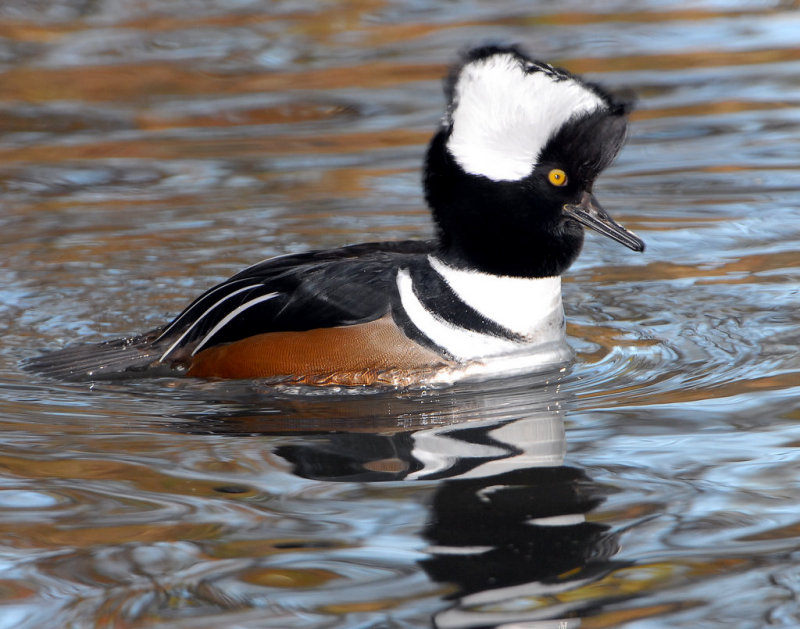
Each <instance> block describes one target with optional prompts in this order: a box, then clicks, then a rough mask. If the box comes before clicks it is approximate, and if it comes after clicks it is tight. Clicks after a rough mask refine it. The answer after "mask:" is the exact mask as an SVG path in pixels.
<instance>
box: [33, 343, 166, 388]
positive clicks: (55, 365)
mask: <svg viewBox="0 0 800 629" xmlns="http://www.w3.org/2000/svg"><path fill="white" fill-rule="evenodd" d="M154 338H155V335H154V334H152V333H151V334H146V335H142V336H137V337H133V338H128V339H115V340H113V341H106V342H104V343H94V344H90V345H74V346H72V347H66V348H64V349H61V350H57V351H54V352H49V353H47V354H42V355H41V356H36V357H35V358H31V359H29V360H27V361H25V362H24V363H23V365H22V367H23V369H25V370H26V371H30V372H33V373H37V374H39V375H43V376H47V377H49V378H55V379H58V380H71V381H81V380H105V379H112V378H123V377H126V376H127V377H130V376H133V375H136V374H139V375H141V374H142V372H144V371H146V370H149V369H151V368H155V367H156V366H159V365H160V363H159V362H158V359H159V358H160V356H161V354H162V351H163V348H162V347H161V346H160V345H159V346H158V347H156V346H154V345H153V339H154ZM153 375H156V374H155V373H154V374H153Z"/></svg>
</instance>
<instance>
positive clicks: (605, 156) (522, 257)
mask: <svg viewBox="0 0 800 629" xmlns="http://www.w3.org/2000/svg"><path fill="white" fill-rule="evenodd" d="M446 94H447V97H448V100H449V105H448V109H447V113H446V115H445V118H444V120H443V123H442V127H441V129H440V130H439V132H438V133H437V134H436V135H435V136H434V138H433V140H432V141H431V144H430V147H429V149H428V157H427V161H426V167H425V181H424V183H425V194H426V198H427V201H428V204H429V205H430V207H431V210H432V211H433V216H434V220H435V221H436V224H437V226H438V232H439V239H440V246H441V253H440V255H441V256H442V257H443V258H444V259H445V260H446V261H447V262H449V263H450V264H453V265H455V266H459V267H467V268H475V269H478V270H481V271H484V272H487V273H493V274H498V275H516V276H527V277H546V276H552V275H560V274H561V273H562V272H563V271H565V270H566V269H567V267H569V265H570V264H572V262H573V261H574V260H575V258H576V257H577V255H578V253H580V250H581V246H582V245H583V226H584V225H586V226H588V227H591V228H593V229H595V230H597V231H599V232H601V233H603V234H605V235H607V236H609V237H611V238H613V239H614V240H616V241H618V242H620V243H622V244H624V245H625V246H627V247H629V248H631V249H633V250H634V251H643V250H644V243H643V242H642V241H641V240H640V239H639V238H638V237H637V236H635V235H634V234H632V233H631V232H629V231H628V230H626V229H624V228H623V227H621V226H620V225H618V224H617V223H615V222H614V221H612V220H611V218H610V217H609V216H608V215H607V214H606V213H605V212H604V211H603V209H602V208H601V207H600V205H599V204H598V203H597V201H596V200H595V198H594V196H593V195H592V185H593V184H594V181H595V179H596V178H597V176H598V175H599V174H600V172H601V171H602V170H603V169H604V168H606V167H607V166H608V165H609V164H610V163H611V162H612V160H613V159H614V157H615V156H616V154H617V153H618V152H619V149H620V147H621V146H622V143H623V141H624V139H625V134H626V129H627V120H626V114H627V112H628V109H629V107H628V106H627V105H626V104H624V103H622V102H619V101H617V100H615V99H614V98H613V97H612V96H611V95H609V94H608V93H607V92H606V91H605V90H603V89H602V88H600V87H599V86H597V85H594V84H592V83H587V82H585V81H582V80H581V79H580V78H578V77H575V76H573V75H571V74H569V73H568V72H566V71H564V70H560V69H556V68H553V67H551V66H549V65H547V64H544V63H541V62H539V61H534V60H532V59H530V58H529V57H528V56H526V55H525V54H524V53H523V52H521V51H520V50H519V49H518V48H516V47H485V48H479V49H476V50H473V51H471V52H469V53H468V54H467V55H466V56H465V58H464V60H463V62H462V63H461V64H460V65H459V66H458V67H456V68H455V69H454V70H453V72H452V73H451V75H450V78H449V80H448V81H447V84H446Z"/></svg>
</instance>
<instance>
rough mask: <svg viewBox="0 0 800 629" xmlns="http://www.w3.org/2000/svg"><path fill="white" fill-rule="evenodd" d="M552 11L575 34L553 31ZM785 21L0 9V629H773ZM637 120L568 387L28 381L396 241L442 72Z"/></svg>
mask: <svg viewBox="0 0 800 629" xmlns="http://www.w3.org/2000/svg"><path fill="white" fill-rule="evenodd" d="M587 7H588V8H587ZM798 33H800V12H798V8H797V5H796V3H793V2H758V1H755V0H752V1H741V2H734V1H732V0H731V1H724V0H723V1H712V0H706V1H699V2H691V3H690V2H685V3H684V2H679V1H674V2H670V1H663V2H656V1H655V0H652V1H649V2H648V1H644V2H636V3H633V2H625V1H622V0H619V1H614V0H606V1H604V2H599V3H585V2H577V1H575V0H564V1H563V2H560V3H551V2H530V1H526V2H522V1H517V2H515V1H511V0H509V1H500V2H438V3H437V2H427V1H424V0H419V1H415V2H378V1H373V2H370V1H361V2H358V1H352V2H306V1H304V0H296V1H290V0H287V1H285V2H278V1H276V2H257V1H255V0H236V1H232V0H175V1H173V2H168V3H167V2H157V1H155V0H136V1H134V0H96V1H92V2H89V1H84V0H55V1H50V2H44V1H41V2H40V1H34V2H31V1H29V0H4V1H3V2H2V3H0V75H1V76H0V133H1V134H2V135H1V136H0V188H1V189H2V196H1V197H0V243H2V244H1V245H0V246H1V247H2V256H0V279H1V280H2V281H0V321H1V322H2V327H3V330H4V336H3V342H2V345H0V422H2V430H3V438H2V445H0V629H2V628H6V627H31V628H39V627H175V628H177V627H192V628H205V627H207V628H218V627H248V628H249V627H280V628H289V627H353V628H356V627H359V628H361V627H427V626H437V627H448V628H451V627H492V626H503V625H506V626H508V627H542V628H551V627H558V628H568V627H569V628H572V627H585V628H595V627H636V628H645V627H647V628H656V627H701V626H702V627H762V626H785V627H796V626H798V625H800V507H798V504H800V465H799V463H800V402H799V401H798V400H799V399H800V395H799V394H800V357H798V344H799V343H800V314H798V313H799V311H800V308H799V306H800V294H799V292H798V285H799V283H800V253H798V251H799V250H800V78H799V77H800V47H798V46H800V43H799V42H800V36H798ZM486 40H503V41H514V42H520V43H522V44H524V45H525V46H526V47H527V48H528V49H530V50H532V51H535V53H536V55H537V56H539V57H542V58H545V59H548V60H551V61H554V62H556V63H558V64H561V65H564V66H566V67H568V68H570V69H571V70H574V71H576V72H579V73H585V74H587V75H589V76H590V77H592V78H594V79H596V80H600V81H602V82H604V83H606V84H608V85H609V86H611V87H613V88H614V89H626V90H633V91H634V92H636V93H637V94H638V97H639V104H638V110H637V113H636V114H635V115H634V117H633V121H632V130H631V137H630V140H629V142H628V145H627V146H626V148H625V149H624V150H623V152H622V154H621V155H620V158H619V159H618V161H617V162H616V164H615V165H614V166H613V167H612V168H611V169H609V171H607V172H606V174H605V175H604V176H603V177H602V178H601V180H600V182H599V184H598V186H597V189H596V192H597V195H598V197H600V198H601V200H602V201H603V203H604V205H605V206H606V207H607V208H608V209H609V210H610V211H612V213H613V214H614V215H615V217H617V218H618V219H619V220H620V221H621V222H623V223H625V224H627V225H629V226H630V227H632V228H633V229H635V230H636V231H637V232H639V233H640V234H641V235H642V236H643V237H644V238H645V240H646V241H647V244H648V249H647V252H646V253H645V254H643V255H637V254H633V253H631V252H629V251H627V250H625V249H623V248H622V247H619V246H617V245H615V244H614V243H611V242H610V241H607V240H605V239H602V238H600V237H597V236H595V235H589V236H588V237H587V243H586V246H585V249H584V253H583V255H582V257H581V259H580V260H579V262H578V263H577V264H576V265H575V266H574V267H573V269H571V270H570V272H569V273H568V276H567V277H566V278H565V295H564V299H565V307H566V310H567V317H568V320H569V322H570V323H569V333H570V342H571V344H572V345H573V347H574V348H575V350H576V352H577V360H576V363H575V364H574V366H572V368H571V369H569V370H568V371H567V372H565V373H561V374H554V375H553V376H552V377H550V378H549V379H544V378H538V379H533V378H522V379H516V380H511V381H503V382H493V383H489V384H484V385H480V386H477V385H472V386H467V385H461V386H457V387H452V388H446V389H439V390H430V391H416V392H415V391H407V392H379V393H371V394H362V395H352V394H348V395H345V394H341V395H339V394H331V393H326V394H324V395H319V394H311V393H309V392H302V391H291V390H290V391H274V390H269V389H266V388H265V387H263V386H259V385H258V383H227V384H220V383H204V382H196V381H191V380H188V379H187V380H164V379H155V380H144V381H132V382H124V383H116V384H113V383H112V384H109V383H106V384H102V383H96V384H94V385H91V384H60V383H54V382H52V381H47V380H44V379H40V378H37V377H35V376H31V375H29V374H26V373H23V372H22V371H21V370H20V368H19V361H20V360H21V359H24V358H26V357H30V356H33V355H35V354H37V353H38V352H39V351H40V350H43V349H52V348H57V347H61V346H64V345H67V344H70V343H74V342H79V341H94V340H99V339H104V338H111V337H114V336H122V335H127V334H130V333H132V332H136V331H142V330H145V329H149V328H151V327H154V326H156V325H158V324H161V323H162V322H164V321H165V320H166V319H167V318H168V317H169V316H170V315H172V314H175V313H176V312H177V311H178V310H180V309H181V308H182V306H183V305H185V304H186V303H187V301H188V300H189V299H191V298H192V297H194V296H195V295H196V294H198V293H199V292H200V291H202V290H203V289H205V288H207V287H209V286H210V285H212V284H213V283H214V282H216V281H219V280H221V279H223V278H225V277H227V276H228V275H230V274H232V273H233V272H234V271H236V270H238V269H239V268H241V267H243V266H246V265H248V264H250V263H252V262H254V261H257V260H259V259H262V258H264V257H267V256H270V255H275V254H281V253H286V252H296V251H301V250H305V249H307V248H312V247H328V246H336V245H340V244H343V243H352V242H358V241H362V240H374V239H399V238H408V237H412V238H413V237H425V236H428V235H429V234H430V233H431V225H430V221H429V217H428V214H427V212H426V210H425V209H424V204H423V201H422V197H421V192H420V186H419V169H420V164H421V160H422V156H423V153H424V148H425V143H426V142H427V139H428V137H429V135H430V134H431V132H432V130H433V129H434V127H435V125H436V124H437V122H438V119H439V116H440V115H441V111H442V107H443V97H442V94H441V86H440V77H441V75H442V74H443V72H444V71H445V69H446V67H447V65H448V64H449V63H450V62H451V61H453V59H454V57H455V54H456V51H458V50H459V49H461V48H463V47H465V46H467V45H469V44H475V43H482V42H484V41H486Z"/></svg>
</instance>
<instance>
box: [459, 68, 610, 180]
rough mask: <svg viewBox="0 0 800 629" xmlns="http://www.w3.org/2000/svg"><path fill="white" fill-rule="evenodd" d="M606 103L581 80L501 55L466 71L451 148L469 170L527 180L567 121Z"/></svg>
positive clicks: (486, 175)
mask: <svg viewBox="0 0 800 629" xmlns="http://www.w3.org/2000/svg"><path fill="white" fill-rule="evenodd" d="M604 106H605V103H604V101H603V99H602V98H600V97H599V96H598V95H597V94H595V93H594V92H592V91H591V90H590V89H588V88H587V87H585V86H584V85H582V84H581V83H579V82H578V81H576V80H574V79H572V78H569V77H567V78H562V77H559V76H556V75H554V74H553V73H550V72H544V71H534V72H530V73H528V72H526V71H525V69H524V68H523V66H522V64H521V62H520V60H519V58H518V57H517V56H515V55H514V54H512V53H498V54H495V55H492V56H490V57H486V58H484V59H480V60H478V61H474V62H472V63H469V64H467V65H466V66H464V68H463V69H462V70H461V73H460V74H459V76H458V79H457V80H456V84H455V91H454V101H453V107H454V108H453V110H452V111H451V112H450V119H451V122H452V125H453V132H452V134H451V136H450V138H449V139H448V142H447V148H448V149H449V151H450V153H451V155H452V156H453V157H454V158H455V160H456V161H457V162H458V164H459V165H460V166H461V167H462V168H463V169H464V170H465V171H466V172H468V173H471V174H473V175H483V176H485V177H488V178H489V179H492V180H495V181H514V180H518V179H522V178H523V177H526V176H528V175H529V174H530V173H531V172H532V171H533V169H534V167H535V166H536V162H537V159H538V157H539V154H540V152H541V151H542V149H543V148H544V147H545V145H546V144H547V142H548V140H550V138H551V137H553V136H554V135H555V134H556V133H557V132H558V130H559V129H560V128H561V127H562V126H563V125H564V123H565V122H567V121H568V120H569V119H570V118H572V117H573V116H576V115H579V114H583V113H590V112H592V111H595V110H597V109H599V108H601V107H604Z"/></svg>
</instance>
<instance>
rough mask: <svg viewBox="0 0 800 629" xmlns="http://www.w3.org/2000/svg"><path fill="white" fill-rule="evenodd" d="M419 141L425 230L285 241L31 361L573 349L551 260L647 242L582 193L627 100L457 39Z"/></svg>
mask: <svg viewBox="0 0 800 629" xmlns="http://www.w3.org/2000/svg"><path fill="white" fill-rule="evenodd" d="M445 91H446V95H447V98H448V102H449V104H448V107H447V111H446V114H445V116H444V119H443V121H442V124H441V126H440V128H439V130H438V131H437V133H436V135H435V136H434V137H433V140H432V141H431V143H430V146H429V148H428V153H427V159H426V163H425V171H424V187H425V196H426V200H427V202H428V205H429V206H430V208H431V210H432V213H433V218H434V221H435V225H436V238H435V239H433V240H430V241H400V242H376V243H364V244H358V245H352V246H347V247H342V248H339V249H330V250H323V251H312V252H308V253H302V254H295V255H286V256H279V257H277V258H272V259H269V260H266V261H264V262H260V263H258V264H256V265H254V266H251V267H249V268H247V269H245V270H243V271H241V272H240V273H238V274H236V275H234V276H233V277H232V278H230V279H229V280H227V281H225V282H223V283H222V284H219V285H218V286H216V287H214V288H212V289H210V290H209V291H207V292H206V293H204V294H203V295H201V296H200V297H199V298H197V299H196V300H195V301H194V302H193V303H191V304H190V305H189V306H188V307H187V308H186V309H185V310H184V311H183V312H182V313H181V314H180V315H178V317H177V318H175V319H174V320H173V321H172V322H171V323H169V324H168V325H166V326H164V327H163V328H160V329H157V330H154V331H152V332H150V333H147V334H143V335H141V336H137V337H134V338H131V339H119V340H114V341H109V342H106V343H101V344H97V345H83V346H77V347H72V348H66V349H64V350H61V351H57V352H53V353H50V354H46V355H44V356H41V357H38V358H36V359H33V360H32V361H30V363H29V367H30V368H31V369H32V370H34V371H38V372H40V373H43V374H46V375H51V376H54V377H60V378H67V379H93V378H104V377H109V376H120V375H126V374H132V373H142V372H144V373H145V374H147V373H154V374H155V373H160V372H162V371H163V369H162V370H159V367H161V368H167V369H168V370H170V371H172V372H175V371H178V372H180V373H185V374H186V375H189V376H197V377H219V378H269V379H273V380H275V381H280V382H287V383H302V384H315V385H319V384H339V385H360V384H375V383H386V384H393V385H403V384H411V383H424V382H435V381H441V380H452V379H454V378H457V377H463V376H465V375H471V374H481V373H482V374H486V373H488V374H505V373H509V372H511V371H520V370H532V369H536V368H540V367H543V366H553V365H555V364H558V363H562V362H565V361H566V360H568V358H569V350H568V348H567V346H566V343H565V332H564V314H563V309H562V305H561V278H560V275H561V274H562V273H563V272H564V271H565V270H566V269H567V268H568V267H569V266H570V264H571V263H572V262H573V261H574V260H575V258H576V257H577V255H578V253H579V252H580V250H581V247H582V244H583V236H584V231H583V226H587V227H590V228H592V229H594V230H596V231H598V232H600V233H602V234H604V235H606V236H608V237H610V238H612V239H613V240H616V241H617V242H619V243H621V244H623V245H625V246H626V247H629V248H630V249H633V250H634V251H643V250H644V243H643V242H642V240H640V239H639V238H638V237H637V236H636V235H634V234H633V233H631V232H630V231H628V230H626V229H625V228H624V227H622V226H620V225H618V224H617V223H615V222H614V221H613V220H612V219H611V218H610V217H609V216H608V215H607V214H606V213H605V211H604V210H603V209H602V207H601V206H600V205H599V203H598V202H597V201H596V199H595V198H594V196H593V195H592V184H593V183H594V181H595V179H596V178H597V176H598V174H599V173H600V172H601V171H602V170H603V169H604V168H606V167H607V166H608V165H609V164H610V163H611V161H612V160H613V159H614V157H615V156H616V154H617V152H618V151H619V149H620V147H621V146H622V143H623V140H624V138H625V134H626V128H627V121H626V114H627V112H628V110H629V106H628V104H627V103H624V102H621V101H619V100H617V99H615V97H613V96H611V95H610V94H609V93H608V92H606V91H605V90H604V89H602V88H601V87H599V86H598V85H595V84H594V83H589V82H586V81H584V80H582V79H580V78H579V77H576V76H574V75H572V74H570V73H569V72H567V71H565V70H561V69H558V68H554V67H552V66H550V65H548V64H545V63H542V62H539V61H535V60H533V59H531V58H530V57H528V56H527V55H526V54H525V53H523V52H522V51H521V50H520V49H519V48H517V47H515V46H510V47H507V46H502V47H501V46H489V47H482V48H477V49H474V50H472V51H470V52H469V53H467V54H466V55H465V56H464V58H463V59H462V61H461V63H460V64H459V65H458V66H457V67H456V68H454V70H453V71H452V72H451V74H450V76H449V78H448V79H447V81H446V89H445Z"/></svg>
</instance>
